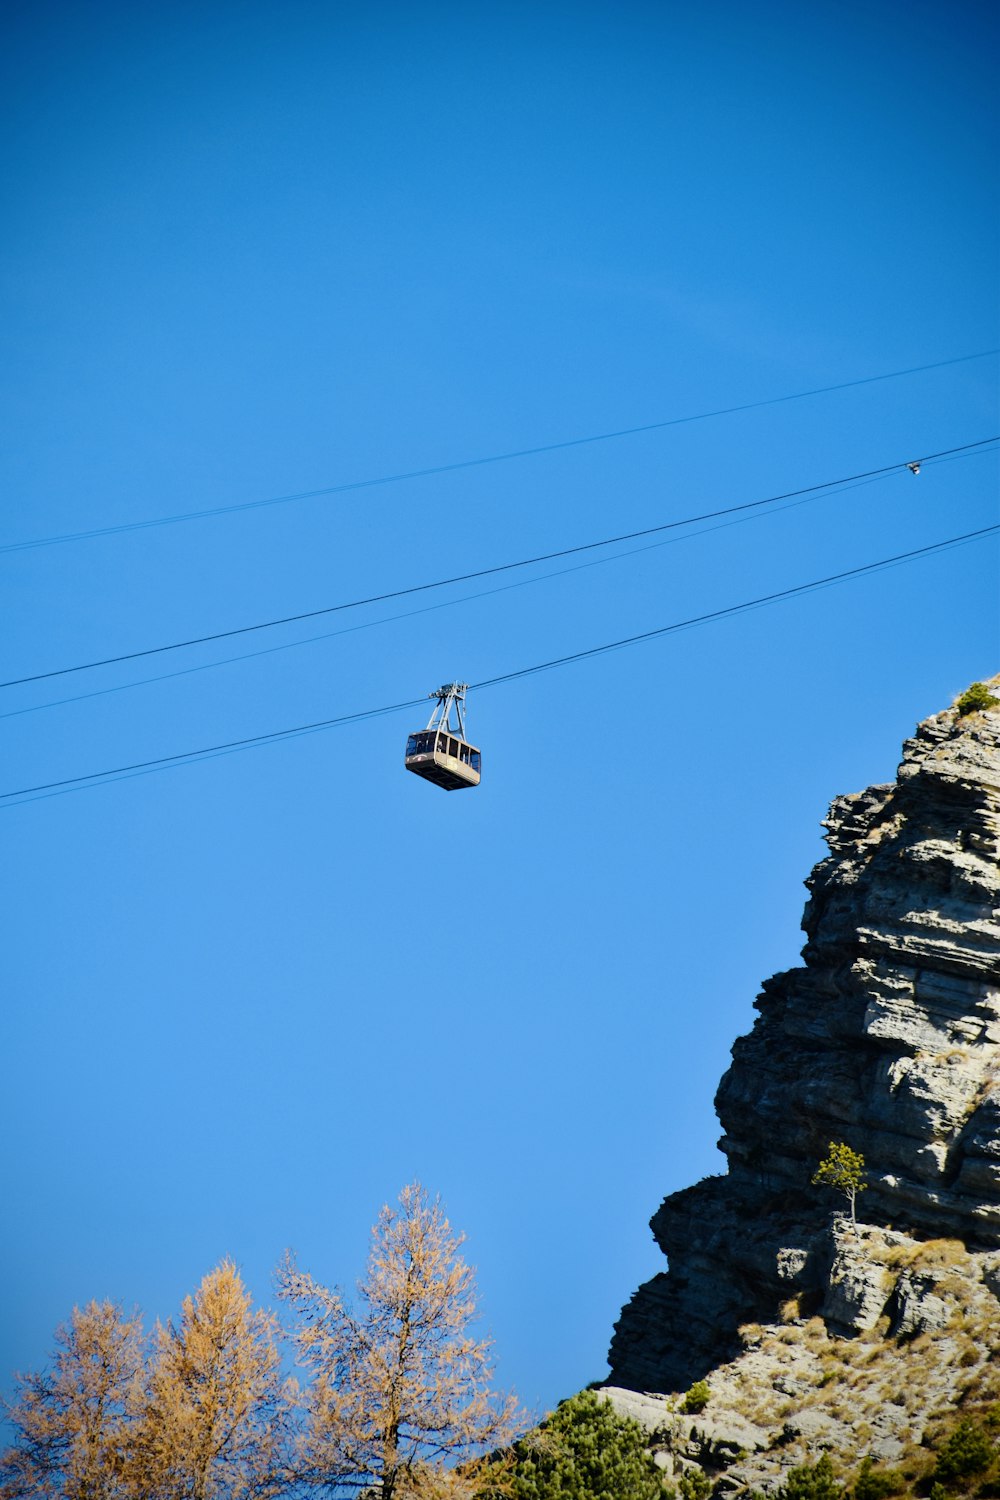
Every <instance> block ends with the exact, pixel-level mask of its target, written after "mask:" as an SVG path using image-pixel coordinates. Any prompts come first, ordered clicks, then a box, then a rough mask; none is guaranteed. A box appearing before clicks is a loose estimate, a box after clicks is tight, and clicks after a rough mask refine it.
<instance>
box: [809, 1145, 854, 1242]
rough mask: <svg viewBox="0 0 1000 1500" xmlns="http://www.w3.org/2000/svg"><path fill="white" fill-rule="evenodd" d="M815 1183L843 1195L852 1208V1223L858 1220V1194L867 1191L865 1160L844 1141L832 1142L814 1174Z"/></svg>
mask: <svg viewBox="0 0 1000 1500" xmlns="http://www.w3.org/2000/svg"><path fill="white" fill-rule="evenodd" d="M812 1180H813V1182H814V1183H815V1184H817V1185H818V1186H821V1187H832V1188H833V1189H834V1190H835V1191H836V1192H838V1193H843V1195H844V1197H845V1198H846V1199H847V1201H848V1203H849V1204H850V1208H851V1222H852V1224H853V1223H854V1222H855V1219H856V1207H857V1199H858V1194H859V1193H863V1192H864V1191H865V1159H864V1157H863V1156H862V1155H861V1153H860V1152H859V1151H852V1150H851V1148H850V1146H845V1145H844V1143H843V1141H831V1142H830V1149H829V1151H828V1152H827V1154H826V1156H825V1157H824V1159H823V1160H822V1161H821V1162H820V1164H819V1166H818V1167H817V1168H816V1171H815V1172H814V1173H813V1179H812Z"/></svg>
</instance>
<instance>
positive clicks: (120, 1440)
mask: <svg viewBox="0 0 1000 1500" xmlns="http://www.w3.org/2000/svg"><path fill="white" fill-rule="evenodd" d="M142 1356H143V1335H142V1324H141V1321H140V1318H139V1315H138V1314H137V1313H132V1314H129V1315H126V1314H125V1313H123V1311H122V1309H121V1308H120V1307H119V1306H118V1305H117V1304H116V1303H113V1302H100V1303H98V1302H89V1303H88V1304H87V1306H86V1307H84V1308H82V1309H81V1308H74V1309H73V1314H72V1316H71V1318H70V1320H69V1322H68V1323H66V1324H64V1325H63V1326H62V1327H60V1328H59V1329H57V1330H56V1351H55V1355H54V1357H53V1361H52V1368H51V1370H50V1371H49V1372H46V1373H43V1374H30V1375H23V1376H20V1377H19V1378H18V1392H17V1396H16V1398H15V1399H14V1401H13V1402H11V1403H10V1404H9V1405H8V1407H7V1413H8V1419H9V1421H10V1425H11V1427H12V1428H13V1430H14V1436H15V1441H14V1443H13V1445H12V1446H11V1447H10V1448H9V1449H8V1450H7V1452H6V1453H4V1454H3V1456H2V1458H0V1496H2V1497H3V1500H20V1497H22V1496H23V1497H28V1496H32V1497H36V1500H42V1497H45V1500H48V1497H50V1496H51V1497H58V1500H112V1497H116V1496H120V1495H122V1494H123V1493H124V1488H123V1486H124V1471H125V1466H126V1458H127V1452H128V1449H129V1444H130V1421H129V1405H130V1398H131V1396H132V1394H133V1392H134V1388H135V1386H136V1384H137V1382H138V1380H139V1378H140V1371H141V1368H142Z"/></svg>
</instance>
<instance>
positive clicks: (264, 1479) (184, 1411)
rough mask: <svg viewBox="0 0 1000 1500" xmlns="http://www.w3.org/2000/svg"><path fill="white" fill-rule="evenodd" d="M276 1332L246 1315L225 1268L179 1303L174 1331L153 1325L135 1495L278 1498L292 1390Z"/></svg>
mask: <svg viewBox="0 0 1000 1500" xmlns="http://www.w3.org/2000/svg"><path fill="white" fill-rule="evenodd" d="M276 1333H277V1325H276V1323H275V1321H274V1319H273V1318H272V1317H271V1315H270V1314H269V1313H265V1312H254V1311H252V1310H251V1303H250V1295H249V1293H248V1292H247V1291H246V1290H245V1289H244V1286H243V1282H242V1280H241V1279H240V1275H239V1272H238V1271H237V1269H236V1267H235V1266H234V1265H233V1263H232V1261H229V1260H225V1261H223V1262H222V1264H221V1265H220V1266H218V1267H217V1268H216V1269H215V1270H214V1271H210V1272H209V1274H208V1275H207V1276H206V1277H205V1278H204V1280H203V1281H202V1283H201V1286H200V1287H199V1288H198V1291H197V1292H196V1293H195V1295H194V1297H186V1298H185V1299H184V1303H183V1306H182V1312H181V1319H180V1323H179V1324H178V1325H177V1327H174V1325H173V1324H168V1325H167V1326H166V1327H163V1326H162V1325H157V1328H156V1332H155V1336H154V1352H153V1360H152V1366H151V1369H150V1371H149V1375H148V1378H147V1381H146V1387H145V1391H144V1393H143V1399H142V1404H141V1410H140V1412H139V1414H138V1420H137V1425H136V1431H135V1435H134V1441H133V1444H132V1452H131V1463H130V1466H129V1472H128V1480H129V1487H130V1492H131V1493H132V1494H134V1495H136V1496H137V1497H156V1500H211V1497H212V1496H216V1495H220V1496H221V1495H224V1496H226V1500H240V1497H242V1496H250V1495H253V1496H254V1497H258V1496H259V1497H266V1496H269V1495H276V1494H278V1493H280V1491H281V1488H282V1486H283V1482H284V1476H283V1474H282V1463H281V1455H280V1448H281V1439H282V1433H283V1429H284V1426H285V1424H286V1420H287V1416H288V1413H289V1410H290V1396H291V1392H290V1391H289V1390H286V1389H285V1387H284V1384H283V1381H282V1378H281V1374H280V1371H279V1367H278V1365H279V1357H278V1351H277V1348H276V1344H275V1336H276Z"/></svg>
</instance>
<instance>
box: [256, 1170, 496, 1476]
mask: <svg viewBox="0 0 1000 1500" xmlns="http://www.w3.org/2000/svg"><path fill="white" fill-rule="evenodd" d="M463 1241H464V1236H462V1235H458V1234H456V1233H455V1232H454V1231H453V1230H452V1228H451V1225H450V1224H449V1222H448V1220H447V1219H446V1218H445V1216H444V1214H443V1212H442V1209H441V1206H440V1203H439V1202H437V1201H436V1200H432V1199H430V1198H429V1197H428V1195H427V1193H426V1192H425V1190H424V1189H423V1188H422V1187H421V1186H420V1185H419V1184H418V1183H414V1184H412V1185H411V1186H409V1187H406V1188H404V1189H403V1191H402V1193H401V1194H400V1197H399V1203H398V1206H397V1207H395V1208H393V1207H390V1206H388V1205H386V1207H384V1208H383V1209H382V1212H381V1213H380V1215H379V1218H378V1222H377V1224H376V1225H375V1226H374V1228H373V1230H372V1239H371V1246H370V1251H369V1256H368V1265H367V1270H366V1273H365V1276H364V1278H363V1279H362V1281H361V1282H360V1283H359V1286H358V1294H359V1303H360V1311H359V1312H358V1313H354V1312H353V1311H352V1310H351V1309H350V1308H349V1307H348V1305H347V1303H346V1302H345V1300H344V1299H343V1297H342V1296H341V1294H340V1292H339V1291H336V1290H331V1289H330V1288H328V1287H325V1286H323V1285H322V1284H321V1283H320V1282H318V1281H316V1280H315V1279H314V1278H313V1277H312V1276H310V1275H309V1274H308V1273H307V1272H304V1271H300V1270H299V1269H298V1267H297V1266H296V1264H295V1263H294V1261H293V1260H292V1259H291V1258H290V1257H287V1258H286V1260H285V1263H284V1265H283V1266H282V1267H281V1268H280V1270H279V1273H278V1284H279V1295H280V1296H281V1297H282V1298H283V1299H284V1300H285V1301H286V1302H287V1303H288V1304H289V1305H290V1308H291V1312H292V1319H293V1332H292V1337H293V1339H294V1342H295V1346H296V1349H297V1353H298V1357H299V1360H300V1362H301V1363H302V1365H303V1366H305V1368H306V1369H307V1370H308V1371H309V1372H310V1374H311V1376H312V1379H311V1382H310V1384H309V1387H308V1389H307V1391H306V1393H305V1396H304V1400H303V1404H304V1407H305V1431H304V1433H303V1435H302V1437H301V1438H300V1440H299V1444H298V1462H297V1464H296V1468H297V1470H298V1472H299V1474H300V1475H301V1477H303V1478H304V1479H305V1480H306V1481H307V1482H311V1483H320V1484H321V1483H327V1484H335V1483H338V1482H340V1483H345V1484H350V1483H352V1482H354V1483H357V1484H362V1483H365V1482H366V1483H368V1484H370V1485H372V1486H375V1487H378V1494H379V1496H380V1500H394V1497H395V1500H403V1497H404V1496H406V1497H407V1500H408V1497H410V1496H413V1497H418V1496H419V1497H420V1500H423V1497H425V1496H426V1497H428V1500H431V1497H433V1500H437V1496H438V1495H440V1496H442V1497H443V1496H445V1495H446V1494H447V1495H448V1496H454V1497H456V1500H457V1497H458V1495H459V1494H461V1493H463V1487H464V1491H465V1492H468V1490H469V1471H468V1470H465V1469H463V1467H462V1463H463V1461H467V1460H470V1459H474V1458H475V1457H476V1455H477V1454H480V1453H482V1452H483V1450H484V1449H487V1448H491V1447H496V1446H499V1445H501V1444H503V1443H505V1442H507V1441H508V1440H509V1439H510V1438H511V1437H512V1436H513V1432H514V1429H515V1424H516V1421H517V1416H518V1414H517V1410H516V1406H515V1403H514V1400H513V1398H512V1397H504V1396H499V1395H497V1394H495V1393H494V1392H493V1391H492V1389H491V1378H492V1368H491V1364H490V1348H491V1341H490V1340H489V1339H485V1338H477V1337H475V1335H474V1333H473V1326H474V1323H475V1321H476V1316H477V1312H476V1298H475V1283H474V1277H473V1272H472V1270H471V1268H470V1267H469V1266H468V1265H466V1263H465V1261H464V1260H462V1258H461V1256H460V1254H459V1251H460V1249H461V1246H462V1244H463ZM456 1464H457V1465H459V1467H458V1469H457V1470H456V1469H455V1468H454V1466H455V1465H456ZM435 1486H436V1487H437V1488H435Z"/></svg>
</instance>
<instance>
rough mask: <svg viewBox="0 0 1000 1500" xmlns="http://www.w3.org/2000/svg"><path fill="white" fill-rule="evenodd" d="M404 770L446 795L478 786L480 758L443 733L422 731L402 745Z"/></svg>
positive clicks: (470, 746)
mask: <svg viewBox="0 0 1000 1500" xmlns="http://www.w3.org/2000/svg"><path fill="white" fill-rule="evenodd" d="M406 769H407V770H408V771H412V772H413V773H414V775H415V776H423V777H424V779H425V780H426V781H433V783H434V785H435V786H441V787H444V789H445V791H446V792H460V791H461V790H462V788H463V787H466V786H478V785H479V778H480V771H481V769H482V756H481V755H480V752H479V751H478V750H477V749H476V747H475V746H474V745H470V744H469V743H468V742H467V741H466V740H463V739H460V738H459V737H458V736H457V735H455V734H452V733H450V732H449V731H448V730H447V729H422V730H420V731H418V733H416V734H411V735H410V738H409V739H408V740H407V742H406Z"/></svg>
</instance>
